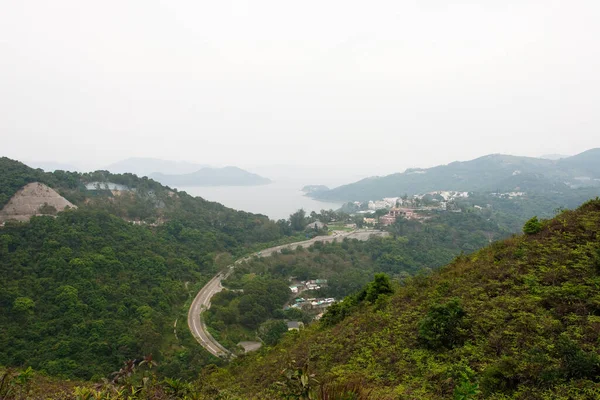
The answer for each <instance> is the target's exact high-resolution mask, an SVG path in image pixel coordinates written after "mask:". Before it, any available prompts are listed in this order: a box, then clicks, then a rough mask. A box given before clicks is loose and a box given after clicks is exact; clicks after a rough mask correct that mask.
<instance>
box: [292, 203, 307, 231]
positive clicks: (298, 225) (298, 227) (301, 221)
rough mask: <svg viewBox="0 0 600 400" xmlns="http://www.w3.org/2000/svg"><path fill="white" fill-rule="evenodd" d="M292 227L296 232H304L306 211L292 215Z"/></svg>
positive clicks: (300, 210)
mask: <svg viewBox="0 0 600 400" xmlns="http://www.w3.org/2000/svg"><path fill="white" fill-rule="evenodd" d="M290 225H291V227H292V230H294V231H303V230H304V226H305V225H306V211H304V209H302V208H301V209H299V210H298V211H296V212H295V213H293V214H292V215H290Z"/></svg>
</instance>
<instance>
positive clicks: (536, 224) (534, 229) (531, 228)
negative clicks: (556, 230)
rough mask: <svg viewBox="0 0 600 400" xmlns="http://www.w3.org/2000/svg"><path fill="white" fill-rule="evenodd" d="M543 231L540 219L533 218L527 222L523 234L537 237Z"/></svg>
mask: <svg viewBox="0 0 600 400" xmlns="http://www.w3.org/2000/svg"><path fill="white" fill-rule="evenodd" d="M541 230H542V223H541V222H540V221H539V220H538V217H533V218H531V219H530V220H529V221H527V222H525V225H524V226H523V232H525V233H526V234H528V235H535V234H536V233H538V232H539V231H541Z"/></svg>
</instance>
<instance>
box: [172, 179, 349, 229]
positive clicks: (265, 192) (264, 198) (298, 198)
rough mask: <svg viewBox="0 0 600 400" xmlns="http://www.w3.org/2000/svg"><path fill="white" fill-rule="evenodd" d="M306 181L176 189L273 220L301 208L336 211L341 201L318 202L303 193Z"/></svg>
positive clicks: (285, 217)
mask: <svg viewBox="0 0 600 400" xmlns="http://www.w3.org/2000/svg"><path fill="white" fill-rule="evenodd" d="M306 184H307V183H301V182H298V181H277V182H273V183H270V184H268V185H260V186H182V187H178V188H177V190H179V191H185V192H187V193H188V194H190V195H192V196H200V197H202V198H204V199H206V200H210V201H216V202H218V203H221V204H223V205H225V206H227V207H230V208H234V209H236V210H243V211H248V212H252V213H258V214H264V215H267V216H268V217H269V218H271V219H274V220H278V219H282V218H283V219H287V218H288V217H289V216H290V214H293V213H294V212H296V211H297V210H299V209H300V208H303V209H304V211H306V212H307V213H310V212H311V211H316V212H319V211H320V210H323V209H324V210H329V209H333V210H337V209H338V208H340V207H341V206H342V203H331V202H323V201H317V200H314V199H312V198H310V197H308V196H305V195H304V193H303V192H302V190H301V189H302V187H303V186H304V185H306Z"/></svg>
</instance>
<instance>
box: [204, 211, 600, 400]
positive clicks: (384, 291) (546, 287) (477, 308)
mask: <svg viewBox="0 0 600 400" xmlns="http://www.w3.org/2000/svg"><path fill="white" fill-rule="evenodd" d="M524 230H525V231H526V232H527V233H526V234H525V235H523V236H515V237H513V238H511V239H508V240H505V241H500V242H496V243H494V244H492V245H490V246H489V247H487V248H485V249H483V250H480V251H478V252H476V253H474V254H472V255H470V256H459V257H457V258H456V259H455V260H454V261H453V262H452V263H450V264H449V265H447V266H446V267H444V268H442V269H441V270H440V271H439V272H435V273H433V274H432V275H431V276H429V277H423V276H419V277H415V278H413V279H409V280H405V281H404V282H403V283H402V284H397V283H396V284H393V283H392V284H390V283H386V278H385V277H379V278H378V280H376V281H374V282H373V283H372V284H370V285H369V286H368V287H366V288H365V290H364V291H362V292H360V293H357V294H356V295H353V296H351V297H349V298H347V299H346V300H344V302H342V303H341V304H340V305H338V306H335V307H332V308H331V309H330V311H329V312H328V313H327V314H325V317H324V318H323V322H322V323H321V324H320V325H319V326H314V327H309V328H307V329H305V330H303V331H300V334H299V335H288V336H287V337H286V338H284V340H283V341H282V342H281V343H280V344H279V345H278V346H277V347H276V348H274V349H273V350H272V351H264V352H262V353H259V354H255V355H250V356H247V357H245V358H244V359H241V360H239V361H235V362H234V363H233V364H232V365H231V366H229V367H228V368H225V369H222V370H220V371H218V372H214V373H213V374H212V375H211V376H210V377H209V378H204V380H203V384H202V385H203V390H204V392H205V393H221V392H222V393H228V394H229V396H230V397H228V398H234V399H238V398H239V399H250V398H252V399H279V398H302V396H308V394H309V393H312V396H314V398H319V399H325V398H355V399H398V398H400V399H404V398H406V399H413V398H418V399H444V398H448V399H478V398H487V399H512V398H514V399H550V398H553V399H592V398H598V397H600V384H599V383H598V376H600V356H599V351H600V348H599V345H598V335H599V332H600V331H599V329H600V306H599V304H600V303H599V299H600V289H599V287H600V277H599V272H600V236H599V232H600V200H594V201H590V202H588V203H586V204H584V205H583V206H581V207H580V208H579V209H578V210H576V211H565V212H562V213H561V214H560V215H558V216H557V217H556V218H554V219H552V220H549V221H541V222H540V221H538V220H537V219H532V220H531V221H529V222H528V223H527V224H526V226H525V228H524ZM392 291H393V294H391V293H390V292H392ZM282 371H283V372H282ZM286 396H287V397H286ZM334 396H337V397H334Z"/></svg>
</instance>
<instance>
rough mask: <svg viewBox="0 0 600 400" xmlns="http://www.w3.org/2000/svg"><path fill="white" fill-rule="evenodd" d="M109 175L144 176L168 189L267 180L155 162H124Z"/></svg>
mask: <svg viewBox="0 0 600 400" xmlns="http://www.w3.org/2000/svg"><path fill="white" fill-rule="evenodd" d="M106 170H108V171H110V172H112V173H132V174H136V175H138V176H140V177H141V176H147V177H149V178H152V179H154V180H155V181H158V182H160V183H162V184H163V185H169V186H172V187H179V186H255V185H264V184H268V183H271V180H269V179H267V178H264V177H262V176H260V175H257V174H253V173H251V172H248V171H245V170H243V169H241V168H238V167H224V168H212V167H210V166H208V165H206V164H196V163H191V162H187V161H170V160H161V159H157V158H135V157H134V158H128V159H126V160H122V161H119V162H116V163H114V164H111V165H109V166H108V167H106Z"/></svg>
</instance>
